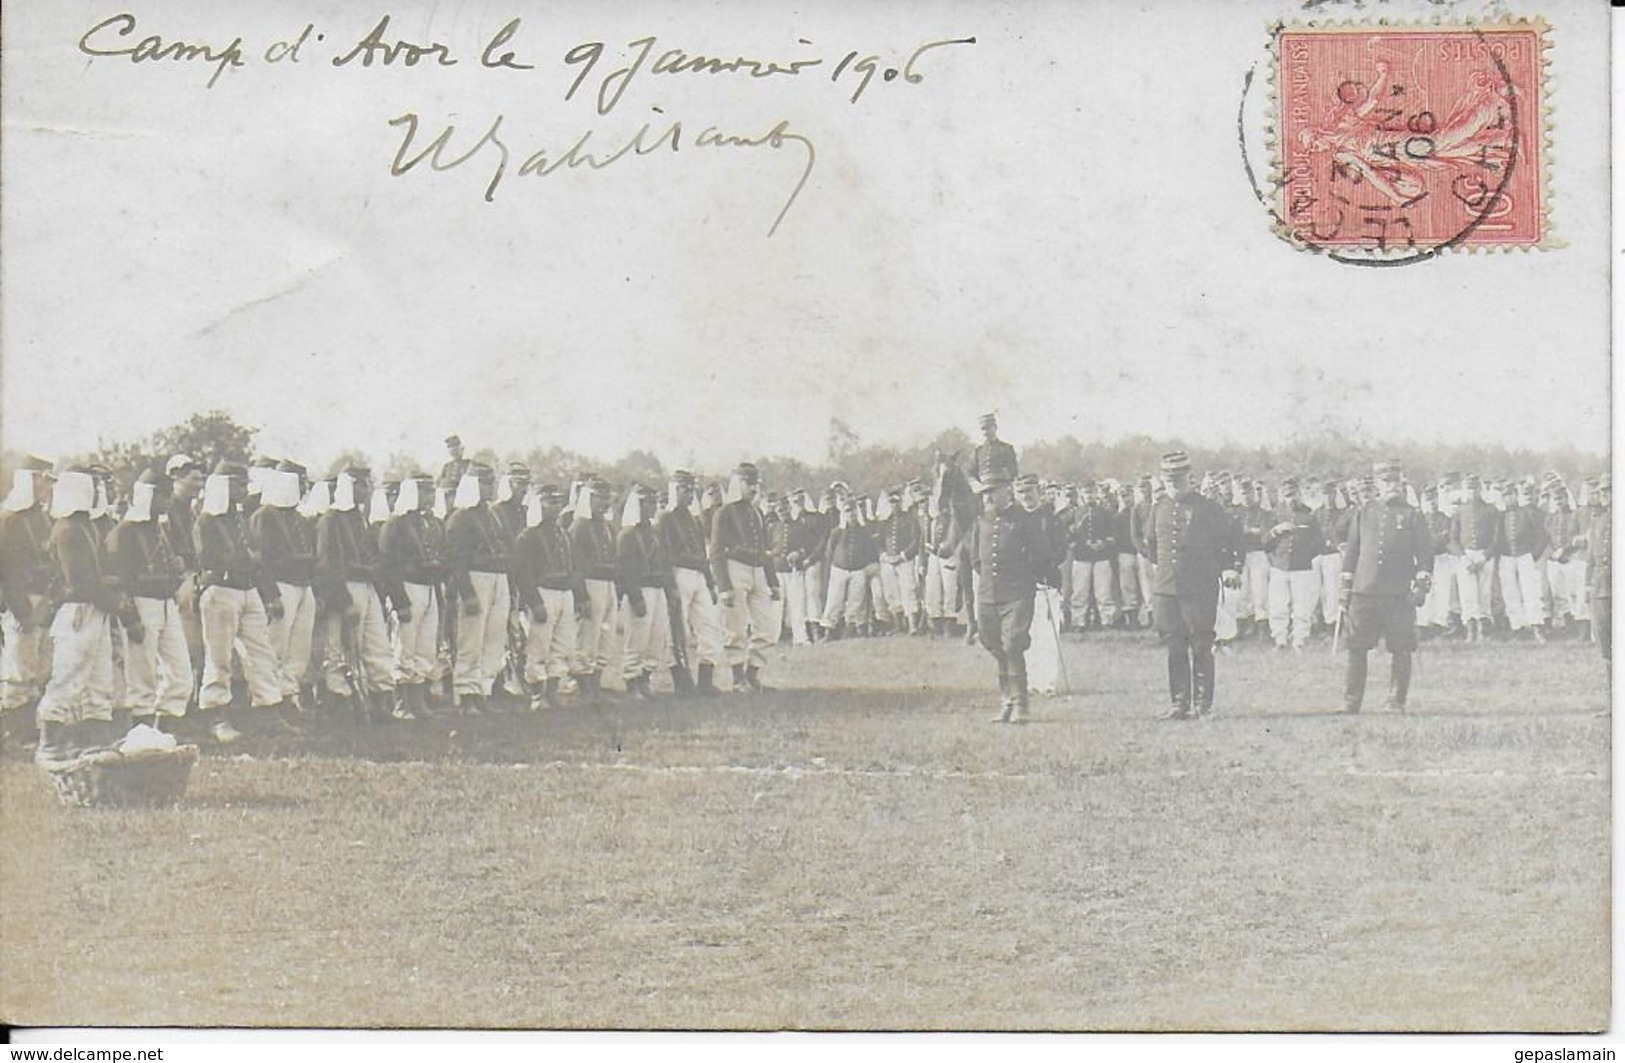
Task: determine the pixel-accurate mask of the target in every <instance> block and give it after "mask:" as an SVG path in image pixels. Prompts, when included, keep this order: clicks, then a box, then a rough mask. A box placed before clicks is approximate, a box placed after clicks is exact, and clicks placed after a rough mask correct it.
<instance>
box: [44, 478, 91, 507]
mask: <svg viewBox="0 0 1625 1063" xmlns="http://www.w3.org/2000/svg"><path fill="white" fill-rule="evenodd" d="M95 504H96V481H95V479H94V478H93V477H92V476H91V475H90V474H89V473H84V472H65V473H63V474H62V475H61V476H59V477H57V480H56V490H55V491H54V492H52V494H51V516H53V517H66V516H68V515H69V514H72V513H89V512H90V507H92V506H94V505H95Z"/></svg>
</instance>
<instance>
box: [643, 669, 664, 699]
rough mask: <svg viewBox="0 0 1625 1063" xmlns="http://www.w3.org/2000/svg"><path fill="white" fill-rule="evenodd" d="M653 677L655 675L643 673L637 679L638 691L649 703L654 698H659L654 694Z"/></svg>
mask: <svg viewBox="0 0 1625 1063" xmlns="http://www.w3.org/2000/svg"><path fill="white" fill-rule="evenodd" d="M654 677H655V674H654V673H653V672H644V673H643V675H642V676H640V677H639V679H638V690H639V691H640V692H641V693H642V694H643V696H644V697H645V698H647V699H648V700H650V701H653V700H654V699H655V698H657V697H659V696H660V695H658V694H656V693H655V688H654V686H653V685H652V684H653V682H654Z"/></svg>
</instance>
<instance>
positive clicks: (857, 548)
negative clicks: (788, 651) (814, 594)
mask: <svg viewBox="0 0 1625 1063" xmlns="http://www.w3.org/2000/svg"><path fill="white" fill-rule="evenodd" d="M877 553H878V551H877V548H876V546H875V540H874V534H873V530H872V529H870V528H867V527H865V526H864V525H863V524H862V523H860V522H859V520H858V512H857V503H856V502H855V500H854V499H853V498H852V497H851V496H846V497H843V498H841V499H840V501H839V502H837V503H836V522H835V527H833V528H831V529H830V532H829V535H828V536H826V537H825V540H824V569H825V571H826V572H828V573H829V595H828V599H827V601H826V602H825V604H824V614H823V616H824V621H823V626H824V632H825V636H826V637H827V638H840V637H841V633H842V631H843V630H845V632H846V633H847V634H849V635H860V634H862V635H867V634H868V633H869V632H868V621H867V619H866V617H865V615H864V612H863V590H864V581H865V576H864V570H865V569H866V568H867V567H868V565H869V561H870V559H871V558H873V557H875V556H876V555H877ZM843 622H844V625H845V626H844V629H843V626H842V625H843Z"/></svg>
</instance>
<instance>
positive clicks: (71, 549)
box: [49, 513, 122, 615]
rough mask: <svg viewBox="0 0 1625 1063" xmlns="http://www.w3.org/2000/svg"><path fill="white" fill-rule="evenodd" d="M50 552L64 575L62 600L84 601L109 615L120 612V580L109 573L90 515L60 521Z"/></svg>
mask: <svg viewBox="0 0 1625 1063" xmlns="http://www.w3.org/2000/svg"><path fill="white" fill-rule="evenodd" d="M49 549H50V551H51V556H52V557H54V558H55V559H56V565H57V570H58V572H59V573H60V576H61V582H60V583H59V584H58V586H59V588H60V592H59V594H58V598H59V600H60V601H63V602H84V603H87V604H89V605H94V606H95V607H96V608H98V609H100V610H102V611H103V612H105V613H108V614H109V615H111V614H114V613H117V612H118V610H119V603H120V600H121V597H122V596H121V594H120V591H119V582H118V578H117V577H116V576H115V575H113V573H112V572H110V571H109V570H108V566H107V562H106V557H105V552H104V548H103V545H102V536H101V535H100V534H98V532H97V530H96V528H95V526H94V524H93V523H92V522H91V519H90V515H89V514H87V513H74V514H72V515H70V516H66V517H61V518H59V519H58V520H57V522H56V524H55V526H54V527H52V529H51V541H50V547H49Z"/></svg>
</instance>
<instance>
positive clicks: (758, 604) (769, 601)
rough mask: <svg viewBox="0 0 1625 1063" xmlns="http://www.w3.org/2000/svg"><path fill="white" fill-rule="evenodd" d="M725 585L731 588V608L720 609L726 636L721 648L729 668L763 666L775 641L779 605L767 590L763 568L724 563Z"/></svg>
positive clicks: (776, 639) (777, 638)
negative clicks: (731, 586) (726, 564)
mask: <svg viewBox="0 0 1625 1063" xmlns="http://www.w3.org/2000/svg"><path fill="white" fill-rule="evenodd" d="M728 582H729V583H731V584H732V585H733V597H734V602H733V607H732V608H730V609H724V610H723V616H722V620H723V629H724V631H725V632H726V636H725V637H724V639H723V643H722V649H723V653H724V655H725V656H726V657H727V658H728V664H729V666H730V667H731V666H733V665H739V664H749V665H750V666H752V667H755V668H761V667H762V666H764V665H766V664H767V651H768V650H770V649H772V648H773V645H774V644H775V643H777V642H778V640H779V626H780V624H781V621H780V619H779V617H780V610H779V603H778V602H776V601H774V600H773V595H772V592H771V591H770V590H769V589H768V583H767V569H765V568H762V567H760V566H751V565H746V564H742V563H740V562H738V561H729V562H728Z"/></svg>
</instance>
